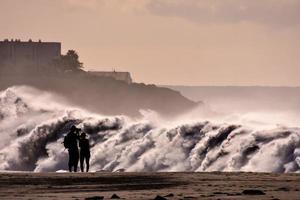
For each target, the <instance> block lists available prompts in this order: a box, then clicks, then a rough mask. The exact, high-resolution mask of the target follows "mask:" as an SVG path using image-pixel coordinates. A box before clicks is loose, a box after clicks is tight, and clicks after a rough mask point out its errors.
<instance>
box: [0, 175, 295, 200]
mask: <svg viewBox="0 0 300 200" xmlns="http://www.w3.org/2000/svg"><path fill="white" fill-rule="evenodd" d="M247 191H248V192H249V191H250V193H247ZM251 192H253V193H251ZM114 194H116V195H117V196H118V197H120V198H122V199H149V200H151V199H155V198H156V196H157V195H159V196H160V197H163V198H165V199H170V200H172V199H195V200H196V199H215V200H216V199H269V200H270V199H289V200H294V199H295V200H296V199H299V196H300V174H297V173H287V174H276V173H255V172H196V173H195V172H159V173H151V172H147V173H135V172H120V173H109V172H95V173H56V172H54V173H34V172H30V173H28V172H24V173H23V172H22V173H18V172H13V173H11V172H0V199H20V200H21V199H22V200H23V199H86V198H91V197H103V199H111V197H112V196H113V195H114Z"/></svg>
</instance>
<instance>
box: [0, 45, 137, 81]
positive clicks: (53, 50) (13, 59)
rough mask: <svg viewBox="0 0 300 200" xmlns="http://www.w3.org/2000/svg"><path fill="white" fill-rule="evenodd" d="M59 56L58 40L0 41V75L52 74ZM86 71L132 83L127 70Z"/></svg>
mask: <svg viewBox="0 0 300 200" xmlns="http://www.w3.org/2000/svg"><path fill="white" fill-rule="evenodd" d="M60 57H61V43H59V42H42V41H38V42H33V41H32V40H29V41H27V42H25V41H20V40H11V41H9V40H4V41H0V75H4V76H5V75H12V76H15V75H21V76H22V75H28V74H30V75H32V74H33V75H40V74H45V75H47V76H48V75H50V74H52V75H53V72H55V73H58V71H59V70H58V71H57V70H56V69H55V65H53V64H54V63H53V61H54V60H55V59H58V58H60ZM81 71H82V72H84V73H86V72H85V71H83V70H81ZM55 73H54V74H55ZM87 73H88V74H91V75H95V76H98V77H111V78H113V79H115V80H119V81H124V82H126V83H128V84H131V83H132V78H131V75H130V73H129V72H116V71H112V72H104V71H91V72H87Z"/></svg>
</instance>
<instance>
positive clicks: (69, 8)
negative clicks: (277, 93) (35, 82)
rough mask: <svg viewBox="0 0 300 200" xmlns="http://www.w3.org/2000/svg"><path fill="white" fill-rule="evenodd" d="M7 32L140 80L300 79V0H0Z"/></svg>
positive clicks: (2, 29) (2, 28)
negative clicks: (56, 43) (53, 44)
mask: <svg viewBox="0 0 300 200" xmlns="http://www.w3.org/2000/svg"><path fill="white" fill-rule="evenodd" d="M5 38H20V39H22V40H28V39H29V38H32V39H33V40H38V39H39V38H40V39H42V40H43V41H61V42H62V43H63V51H64V52H65V51H66V50H68V49H75V50H77V51H78V52H79V55H80V58H81V61H82V62H84V64H85V67H86V69H90V70H91V69H93V70H111V69H113V68H115V69H116V70H121V71H130V72H131V73H132V75H133V78H134V80H135V81H137V82H146V83H156V84H172V85H290V86H296V85H298V86H300V0H0V40H2V39H5Z"/></svg>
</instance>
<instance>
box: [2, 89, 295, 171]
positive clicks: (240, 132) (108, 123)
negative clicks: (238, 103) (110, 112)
mask: <svg viewBox="0 0 300 200" xmlns="http://www.w3.org/2000/svg"><path fill="white" fill-rule="evenodd" d="M0 116H1V118H0V135H1V138H2V140H1V142H0V170H14V171H35V172H52V171H59V170H66V169H67V159H68V154H67V150H65V149H64V146H63V145H62V141H63V137H64V135H65V134H66V133H67V132H68V131H69V128H70V127H71V126H72V125H76V126H77V127H79V128H81V129H82V130H83V131H85V132H86V133H87V134H88V135H89V140H90V144H91V167H90V168H91V171H101V170H106V171H112V172H113V171H134V172H150V171H151V172H159V171H253V172H299V171H300V129H299V128H297V127H285V126H274V127H273V128H269V129H261V128H257V127H251V126H245V125H243V124H239V123H238V124H234V123H225V122H224V123H220V120H218V122H214V121H211V120H209V121H207V120H199V121H197V120H195V119H193V120H189V119H180V118H177V119H176V120H175V121H172V122H169V121H167V120H163V119H162V118H159V117H158V115H157V116H156V114H153V113H152V114H145V115H144V117H141V118H139V119H132V118H130V117H127V116H103V115H100V114H95V113H91V112H89V111H86V110H85V109H82V108H78V107H75V106H72V105H69V104H68V103H67V102H66V101H63V100H62V98H60V97H57V96H56V95H54V94H51V93H45V92H41V91H38V90H35V89H33V88H28V87H12V88H8V89H7V90H5V91H2V92H1V93H0ZM186 116H187V115H185V117H186ZM202 118H203V116H202ZM158 119H159V120H158Z"/></svg>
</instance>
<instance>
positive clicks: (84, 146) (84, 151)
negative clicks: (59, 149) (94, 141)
mask: <svg viewBox="0 0 300 200" xmlns="http://www.w3.org/2000/svg"><path fill="white" fill-rule="evenodd" d="M79 147H80V168H81V172H84V166H83V164H84V161H85V164H86V172H88V171H89V167H90V156H91V154H90V143H89V140H88V139H87V138H86V134H85V133H81V135H80V138H79Z"/></svg>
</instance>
